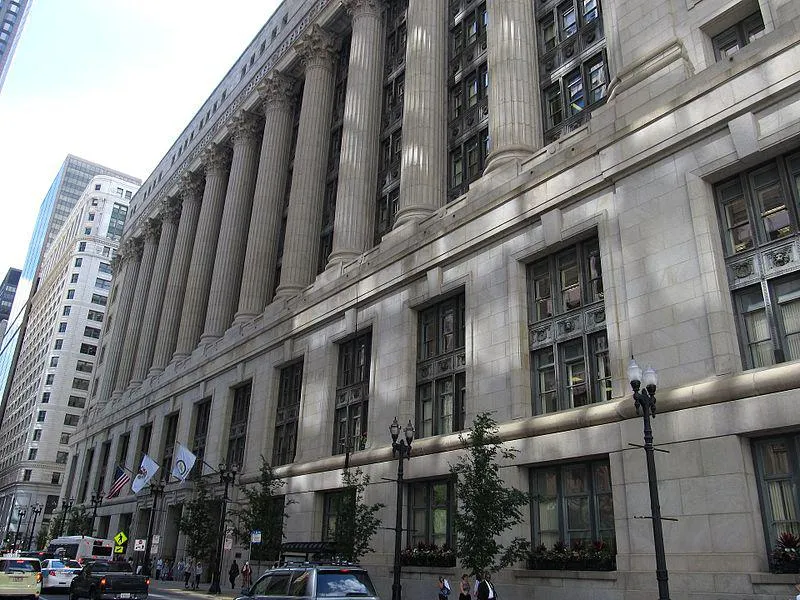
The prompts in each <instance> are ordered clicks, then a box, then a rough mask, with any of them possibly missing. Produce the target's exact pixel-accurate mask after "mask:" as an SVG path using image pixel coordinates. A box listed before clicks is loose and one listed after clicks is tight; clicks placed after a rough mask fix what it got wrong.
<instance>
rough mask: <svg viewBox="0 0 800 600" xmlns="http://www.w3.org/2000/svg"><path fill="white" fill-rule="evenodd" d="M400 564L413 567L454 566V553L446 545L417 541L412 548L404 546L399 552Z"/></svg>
mask: <svg viewBox="0 0 800 600" xmlns="http://www.w3.org/2000/svg"><path fill="white" fill-rule="evenodd" d="M400 564H402V565H405V566H414V567H454V566H455V565H456V555H455V552H453V550H452V549H451V548H450V547H449V546H447V545H444V546H441V547H439V546H437V545H436V544H429V543H427V542H419V543H418V544H417V545H416V546H414V547H413V548H406V549H405V550H403V551H402V552H401V553H400Z"/></svg>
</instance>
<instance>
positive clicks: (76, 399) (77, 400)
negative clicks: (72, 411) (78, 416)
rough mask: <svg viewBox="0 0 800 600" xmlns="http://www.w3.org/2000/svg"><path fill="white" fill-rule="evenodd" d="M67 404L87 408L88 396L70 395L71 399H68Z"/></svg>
mask: <svg viewBox="0 0 800 600" xmlns="http://www.w3.org/2000/svg"><path fill="white" fill-rule="evenodd" d="M67 406H71V407H73V408H86V398H81V397H80V396H70V397H69V400H68V401H67Z"/></svg>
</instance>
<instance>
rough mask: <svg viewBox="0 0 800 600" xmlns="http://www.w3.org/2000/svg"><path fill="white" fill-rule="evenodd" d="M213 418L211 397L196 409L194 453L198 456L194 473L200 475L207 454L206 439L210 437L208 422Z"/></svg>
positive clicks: (193, 440) (196, 475) (193, 439)
mask: <svg viewBox="0 0 800 600" xmlns="http://www.w3.org/2000/svg"><path fill="white" fill-rule="evenodd" d="M210 418H211V399H210V398H209V399H207V400H203V401H202V402H199V403H198V404H197V406H196V407H195V409H194V436H193V438H192V453H193V454H194V455H195V456H197V461H196V462H195V463H194V468H193V469H192V474H193V476H194V477H200V475H202V473H203V457H205V454H206V440H207V437H208V423H209V419H210Z"/></svg>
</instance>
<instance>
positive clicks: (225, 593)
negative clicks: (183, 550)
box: [150, 578, 242, 599]
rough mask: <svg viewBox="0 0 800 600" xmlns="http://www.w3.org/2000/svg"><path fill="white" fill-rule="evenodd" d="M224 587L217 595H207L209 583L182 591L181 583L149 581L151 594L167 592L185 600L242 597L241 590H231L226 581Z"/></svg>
mask: <svg viewBox="0 0 800 600" xmlns="http://www.w3.org/2000/svg"><path fill="white" fill-rule="evenodd" d="M223 583H224V584H225V585H221V586H220V587H221V588H222V592H221V593H219V594H209V593H208V588H209V587H211V583H209V582H205V583H201V584H200V587H198V588H197V589H196V590H192V589H188V590H187V589H184V587H183V581H163V580H161V581H156V579H155V578H152V579H150V591H151V592H159V591H169V592H170V593H173V594H181V595H185V596H186V598H187V599H188V598H236V597H237V596H241V595H242V588H241V587H240V586H237V587H236V589H233V590H232V589H231V586H230V583H229V582H228V581H224V582H223Z"/></svg>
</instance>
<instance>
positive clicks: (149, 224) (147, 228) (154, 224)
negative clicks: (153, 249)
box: [142, 218, 161, 242]
mask: <svg viewBox="0 0 800 600" xmlns="http://www.w3.org/2000/svg"><path fill="white" fill-rule="evenodd" d="M142 230H143V234H144V237H145V241H146V242H158V236H160V235H161V219H160V218H151V219H147V220H146V221H145V222H144V227H142Z"/></svg>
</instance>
